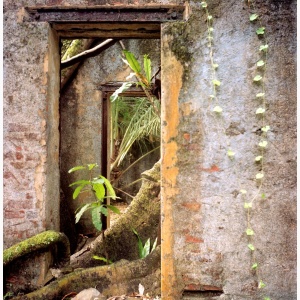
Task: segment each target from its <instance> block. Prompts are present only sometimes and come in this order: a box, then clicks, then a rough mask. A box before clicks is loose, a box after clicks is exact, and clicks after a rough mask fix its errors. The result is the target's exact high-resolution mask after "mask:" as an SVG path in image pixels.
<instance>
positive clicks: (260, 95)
mask: <svg viewBox="0 0 300 300" xmlns="http://www.w3.org/2000/svg"><path fill="white" fill-rule="evenodd" d="M264 96H265V93H258V94H256V98H262V97H264Z"/></svg>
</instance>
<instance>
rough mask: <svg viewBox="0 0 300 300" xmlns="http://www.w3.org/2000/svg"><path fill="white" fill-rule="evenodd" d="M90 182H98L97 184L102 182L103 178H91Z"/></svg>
mask: <svg viewBox="0 0 300 300" xmlns="http://www.w3.org/2000/svg"><path fill="white" fill-rule="evenodd" d="M92 183H99V184H103V183H104V180H103V179H102V178H99V177H98V178H97V177H96V178H93V180H92Z"/></svg>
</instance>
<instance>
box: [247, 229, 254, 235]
mask: <svg viewBox="0 0 300 300" xmlns="http://www.w3.org/2000/svg"><path fill="white" fill-rule="evenodd" d="M246 234H247V235H254V231H253V230H252V229H251V228H247V230H246Z"/></svg>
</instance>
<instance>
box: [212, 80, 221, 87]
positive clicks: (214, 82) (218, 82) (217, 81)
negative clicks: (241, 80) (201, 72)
mask: <svg viewBox="0 0 300 300" xmlns="http://www.w3.org/2000/svg"><path fill="white" fill-rule="evenodd" d="M212 83H213V84H214V85H216V86H220V85H221V82H220V81H219V80H217V79H214V80H213V81H212Z"/></svg>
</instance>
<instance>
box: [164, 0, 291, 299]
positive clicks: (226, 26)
mask: <svg viewBox="0 0 300 300" xmlns="http://www.w3.org/2000/svg"><path fill="white" fill-rule="evenodd" d="M255 2H256V6H257V12H258V14H259V15H260V16H261V19H262V24H263V26H265V27H266V34H267V40H268V44H269V52H268V60H267V69H266V79H265V88H266V97H267V98H266V99H267V112H266V118H267V123H268V124H270V126H271V131H270V132H269V133H268V139H267V140H268V142H269V144H268V146H267V150H266V154H265V158H264V159H265V161H264V163H265V167H264V172H265V182H264V185H263V188H262V190H260V191H259V190H258V189H257V182H256V180H255V175H256V173H258V172H259V171H260V170H259V168H258V166H257V165H256V164H255V161H254V158H255V157H256V156H257V155H259V154H257V153H259V147H258V143H259V142H260V140H261V132H260V125H259V124H261V123H260V122H261V121H260V120H261V119H260V118H258V116H257V115H256V114H255V112H256V109H257V107H258V106H259V104H258V103H259V102H258V100H257V99H256V98H255V96H256V94H257V93H258V92H257V90H258V89H259V87H258V86H257V85H255V84H254V83H253V78H254V76H255V75H256V73H257V69H256V66H255V64H256V62H257V61H258V60H259V51H258V49H259V47H260V45H261V44H262V41H261V40H260V39H259V38H258V37H257V35H256V33H255V30H256V29H257V27H258V26H259V24H251V23H250V22H249V15H250V13H251V12H249V10H248V7H247V3H246V2H237V1H207V3H208V7H209V11H210V14H211V15H212V16H213V18H214V19H213V28H214V31H213V36H214V40H213V52H214V58H215V62H216V63H217V64H219V67H218V69H217V71H216V76H217V78H218V79H219V80H220V81H221V86H220V88H219V92H218V95H219V101H220V106H222V108H223V113H222V115H221V116H217V115H216V114H215V113H214V112H213V108H214V106H215V105H216V103H215V102H214V101H213V100H212V99H210V97H209V95H210V94H211V93H212V92H211V90H212V89H211V79H212V77H211V69H210V56H209V51H210V49H209V47H208V46H207V45H208V43H207V32H206V30H207V28H206V15H205V14H204V10H203V9H201V7H200V5H195V6H193V8H192V14H191V15H190V18H189V20H188V22H186V23H181V24H166V25H164V26H163V31H162V78H163V97H162V102H163V114H162V119H163V120H164V121H165V123H163V124H164V125H163V135H162V149H163V150H162V151H163V155H162V157H163V159H162V189H163V190H162V205H163V208H162V219H163V221H162V293H163V295H164V297H166V298H165V299H173V298H174V297H175V298H178V297H180V295H182V293H183V294H184V295H186V296H187V295H188V294H187V292H188V291H189V292H193V295H194V296H195V295H198V297H199V299H202V298H201V295H202V296H203V297H204V295H205V293H206V294H207V293H208V291H218V290H219V292H220V293H222V291H223V296H222V297H221V296H220V299H263V295H266V296H267V295H269V297H270V298H271V299H296V268H295V262H296V114H295V111H296V81H295V59H296V28H295V14H296V5H295V1H255ZM174 73H176V74H177V76H175V75H174ZM178 77H179V78H178ZM170 86H171V91H170V90H169V89H168V87H170ZM227 141H229V142H230V146H231V148H232V149H233V151H234V152H235V153H236V154H235V157H234V159H233V160H232V161H231V160H230V159H229V158H228V157H227V154H226V152H227V149H228V144H227ZM240 189H245V190H247V191H248V194H249V195H250V196H249V198H250V199H251V197H253V196H254V195H255V194H256V193H257V192H258V193H259V197H258V198H257V200H256V201H254V204H253V209H252V212H251V222H250V224H249V225H248V226H249V227H251V228H252V229H253V230H254V232H255V235H254V237H253V244H254V245H255V247H256V249H257V250H256V252H255V256H256V260H257V262H258V264H259V277H257V276H256V275H255V274H254V272H253V270H251V263H252V262H253V260H252V255H251V251H250V250H249V249H248V247H247V244H248V243H249V241H248V239H247V235H246V233H245V230H246V228H247V218H246V211H245V209H244V201H245V200H244V199H243V198H242V196H241V194H240V192H239V191H240ZM263 193H264V194H265V196H266V198H265V199H263V198H262V197H260V195H261V194H263ZM170 257H173V258H174V260H173V259H170ZM260 279H262V280H263V281H264V282H265V283H266V287H265V288H264V289H261V290H259V289H257V286H258V280H260ZM203 299H204V298H203ZM205 299H206V298H205ZM214 299H217V298H214Z"/></svg>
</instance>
